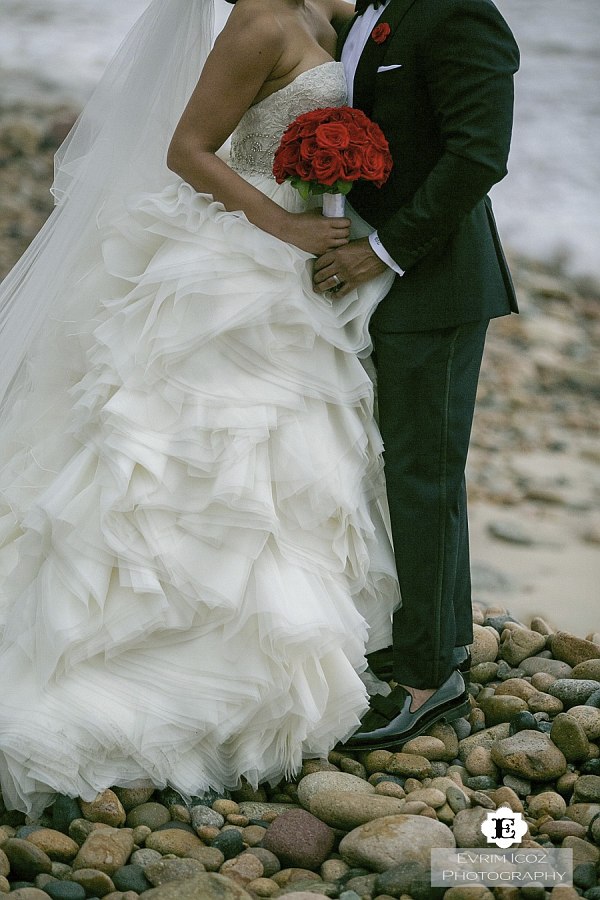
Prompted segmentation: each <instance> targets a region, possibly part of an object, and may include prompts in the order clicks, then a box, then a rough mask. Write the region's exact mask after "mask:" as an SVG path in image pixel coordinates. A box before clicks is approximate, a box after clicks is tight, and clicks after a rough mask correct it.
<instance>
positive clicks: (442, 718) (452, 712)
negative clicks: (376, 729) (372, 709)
mask: <svg viewBox="0 0 600 900" xmlns="http://www.w3.org/2000/svg"><path fill="white" fill-rule="evenodd" d="M470 711H471V705H470V703H469V701H468V700H465V701H464V702H463V703H461V704H460V705H459V706H454V707H452V708H451V709H447V710H440V711H439V713H437V714H436V713H435V712H432V714H431V715H430V716H427V717H426V720H424V721H423V723H422V725H420V726H419V727H418V728H415V730H414V731H411V733H410V734H409V735H407V736H406V737H403V738H398V737H397V738H390V739H389V740H388V741H377V742H374V743H373V744H362V745H361V746H360V747H346V749H347V750H350V751H352V752H353V753H358V752H361V753H362V752H363V751H366V752H367V753H370V752H371V751H372V750H389V749H390V748H391V747H403V746H404V744H407V743H408V742H409V741H412V739H413V738H415V737H419V736H420V735H422V734H423V732H425V731H427V730H428V729H429V728H431V726H432V725H435V724H437V723H438V722H439V723H440V724H442V725H448V724H450V722H454V721H455V720H456V719H462V718H464V717H465V716H468V715H469V713H470ZM350 740H351V739H350Z"/></svg>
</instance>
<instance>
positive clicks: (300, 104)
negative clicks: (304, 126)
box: [0, 62, 398, 815]
mask: <svg viewBox="0 0 600 900" xmlns="http://www.w3.org/2000/svg"><path fill="white" fill-rule="evenodd" d="M345 100H346V87H345V81H344V75H343V68H342V66H341V64H340V63H337V62H330V63H325V64H323V65H321V66H318V67H316V68H314V69H311V70H309V71H307V72H305V73H303V74H301V75H300V76H298V77H297V78H296V79H295V81H293V82H292V83H291V84H289V85H288V86H287V87H284V88H283V89H281V90H279V91H277V92H276V93H274V94H272V95H271V96H269V97H267V98H266V99H265V100H263V101H262V102H260V103H258V104H257V105H256V106H254V107H252V108H251V109H250V110H249V111H248V112H247V113H246V114H245V116H244V117H243V119H242V121H241V122H240V124H239V126H238V128H237V130H236V132H235V133H234V135H233V139H232V153H231V165H232V166H233V167H234V168H235V169H236V170H237V171H238V172H240V174H242V175H243V176H244V177H245V178H247V179H248V180H249V181H250V182H251V183H252V184H254V185H256V186H257V187H258V188H259V189H260V190H261V191H263V192H265V193H266V194H268V195H269V196H270V197H272V198H273V199H274V200H275V201H276V202H277V203H279V204H281V205H283V206H285V207H286V208H288V209H290V210H301V209H302V208H303V204H302V201H301V200H300V198H299V196H298V195H297V193H296V192H295V191H294V190H293V189H292V188H291V187H290V186H289V185H287V184H284V185H277V184H276V183H275V181H274V179H273V177H272V175H271V166H272V159H273V153H274V150H275V148H276V147H277V145H278V142H279V139H280V137H281V134H282V132H283V130H284V128H285V127H286V125H287V124H288V123H289V122H290V121H291V120H292V119H293V118H294V117H295V116H296V115H298V114H299V113H302V112H306V111H308V110H311V109H314V108H316V107H319V106H331V105H340V104H342V103H344V102H345ZM106 220H107V221H108V220H110V221H111V222H113V224H111V225H110V226H107V225H105V222H104V219H103V218H102V217H101V218H100V220H99V223H98V224H99V227H100V229H101V230H103V234H102V238H103V253H104V263H105V264H104V266H103V267H100V269H98V268H95V269H93V270H92V271H90V272H89V273H88V275H87V276H86V278H85V279H84V280H83V281H82V283H81V285H79V289H80V290H81V291H82V292H83V293H85V295H86V296H87V297H88V298H89V297H90V296H95V297H97V298H98V299H97V309H96V313H95V315H94V317H93V320H92V321H91V322H90V324H89V328H88V329H87V330H85V332H84V333H82V334H80V335H79V336H77V335H76V339H77V340H78V341H79V344H80V346H81V352H82V358H83V359H84V360H85V370H84V372H83V374H82V377H81V378H80V379H78V381H77V383H73V384H72V386H71V388H70V390H69V391H60V392H58V391H54V392H53V389H52V387H53V379H54V375H55V372H58V369H59V368H60V366H61V358H62V349H61V346H60V345H59V346H56V345H53V346H51V347H48V346H46V343H44V340H43V339H41V340H38V341H37V343H36V345H35V348H34V352H32V354H31V356H30V361H29V365H30V368H31V370H32V371H35V370H36V367H37V371H38V374H39V373H40V372H41V373H43V377H41V378H40V377H38V379H37V382H38V384H39V385H40V388H39V391H38V392H33V393H32V392H29V393H26V392H24V393H23V396H21V397H19V399H18V402H17V403H16V404H15V405H14V406H13V408H12V411H11V413H10V415H9V417H8V419H7V420H5V421H4V422H3V423H2V428H1V430H0V453H1V459H2V469H1V471H0V501H1V502H0V547H1V549H0V601H1V604H0V605H1V622H2V624H3V626H4V636H3V640H2V644H1V647H0V686H1V687H0V779H1V784H2V791H3V795H4V800H5V803H6V804H7V805H8V806H16V807H17V808H21V809H23V810H27V811H28V812H31V813H33V814H34V815H37V814H39V813H40V812H41V810H42V809H43V808H44V806H45V805H46V804H47V803H49V802H50V801H51V799H52V795H53V792H56V791H59V792H62V793H67V794H70V795H73V796H81V797H83V798H85V799H88V800H89V799H91V798H92V797H93V796H95V794H96V793H97V792H98V791H100V790H103V789H105V788H106V787H109V786H111V785H115V784H118V785H131V784H136V783H138V782H140V781H144V782H147V781H151V782H153V783H154V784H156V785H157V786H164V785H167V784H170V785H172V786H173V787H175V788H177V789H178V790H179V791H181V792H182V793H183V794H185V795H193V794H200V793H201V792H202V791H204V790H206V789H209V788H215V789H217V790H219V789H222V788H231V787H234V786H235V785H236V784H238V783H239V779H240V777H241V776H245V777H246V778H247V779H249V780H250V781H251V782H252V783H254V784H256V783H257V782H259V781H262V780H276V779H279V778H280V777H282V776H283V775H284V774H286V773H287V774H289V773H291V772H294V771H295V770H297V769H298V767H299V765H300V764H301V760H302V756H303V755H304V756H320V755H324V754H326V753H327V752H328V751H329V750H330V749H331V747H332V746H334V745H335V743H336V742H337V741H338V740H341V739H343V738H344V737H346V736H347V735H349V734H350V733H351V732H352V731H353V730H354V728H355V727H356V726H357V725H358V723H359V718H360V716H361V714H362V713H363V712H364V711H365V709H366V707H367V702H368V697H367V693H366V690H365V687H364V684H363V680H362V679H361V677H360V676H359V674H358V673H360V672H361V671H363V670H364V668H365V659H364V655H365V650H366V648H368V649H369V651H370V650H375V649H378V648H381V647H384V646H387V645H388V644H389V643H390V642H391V616H392V612H393V609H394V607H395V606H396V605H397V603H398V589H397V583H396V579H395V570H394V562H393V556H392V552H391V548H390V540H389V536H388V530H387V527H386V515H387V513H386V500H385V491H384V481H383V471H382V459H381V451H382V447H381V442H380V437H379V433H378V430H377V427H376V425H375V424H374V421H373V387H372V383H371V381H370V378H369V376H368V374H367V371H366V369H365V367H364V365H363V364H362V363H361V361H360V359H359V354H362V355H363V356H366V355H367V353H368V331H367V324H368V319H369V316H370V314H371V313H372V311H373V309H374V307H375V306H376V304H377V302H378V301H379V300H380V299H381V298H382V296H384V295H385V293H386V290H387V289H388V287H389V283H390V280H391V277H392V276H391V275H390V276H389V277H388V276H387V275H386V276H383V277H382V278H380V279H378V280H377V281H375V282H372V283H371V284H369V285H367V286H366V287H365V288H364V289H363V290H361V291H359V292H358V293H356V292H355V293H354V294H351V295H350V296H349V297H348V298H346V299H345V300H342V301H337V302H336V301H335V300H333V301H332V300H331V299H330V298H328V297H324V296H320V295H318V294H316V293H315V292H313V290H312V288H311V269H312V257H311V256H310V255H309V254H307V253H304V252H302V251H300V250H298V249H297V248H295V247H293V246H290V245H288V244H285V243H284V242H282V241H280V240H278V239H276V238H274V237H271V236H270V235H268V234H266V233H264V232H263V231H261V230H259V229H258V228H256V227H255V226H253V225H252V224H250V223H249V222H248V221H247V219H246V218H245V217H244V215H243V214H241V213H229V212H226V211H225V210H224V208H223V206H222V205H221V204H219V203H216V202H213V201H212V200H211V198H210V197H208V196H207V195H202V194H197V193H195V192H194V191H193V190H192V188H191V187H190V186H189V185H187V184H185V183H183V182H182V181H181V180H179V179H177V178H176V177H173V180H172V184H171V185H170V186H168V187H167V188H165V189H164V190H162V191H161V192H160V193H154V194H153V193H147V194H144V195H142V196H136V197H134V198H131V200H130V202H129V213H128V215H127V216H125V217H124V218H122V219H121V221H120V222H119V223H118V225H116V226H115V225H114V217H113V218H111V217H110V216H106ZM363 224H364V223H363ZM356 227H357V228H358V229H360V228H361V227H362V226H361V224H360V223H357V226H356ZM355 233H362V232H360V231H359V232H355ZM69 340H71V341H72V340H73V336H70V338H69ZM57 382H60V379H58V378H57Z"/></svg>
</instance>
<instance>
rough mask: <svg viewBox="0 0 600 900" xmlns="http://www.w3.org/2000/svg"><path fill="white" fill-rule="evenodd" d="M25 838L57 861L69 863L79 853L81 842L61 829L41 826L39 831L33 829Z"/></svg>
mask: <svg viewBox="0 0 600 900" xmlns="http://www.w3.org/2000/svg"><path fill="white" fill-rule="evenodd" d="M25 840H27V841H29V842H30V843H31V844H35V846H36V847H39V849H40V850H43V851H44V853H46V854H47V855H48V856H49V857H50V859H51V860H56V862H64V863H69V862H71V860H72V859H75V857H76V856H77V854H78V853H79V844H77V843H76V842H75V841H74V840H73V839H72V838H70V837H67V835H66V834H63V833H62V832H61V831H54V829H53V828H40V829H39V831H32V832H31V834H28V835H27V837H26V839H25Z"/></svg>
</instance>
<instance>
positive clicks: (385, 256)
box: [369, 231, 404, 275]
mask: <svg viewBox="0 0 600 900" xmlns="http://www.w3.org/2000/svg"><path fill="white" fill-rule="evenodd" d="M369 243H370V245H371V249H372V250H373V253H376V254H377V256H378V257H379V259H380V260H381V261H382V262H384V263H385V264H386V266H389V267H390V269H392V270H393V271H394V272H395V273H396V274H397V275H404V269H401V268H400V266H399V265H398V263H397V262H396V261H395V260H394V259H392V257H391V256H390V254H389V253H388V252H387V250H386V249H385V247H384V246H383V244H382V243H381V241H380V240H379V235H378V234H377V232H376V231H374V232H373V233H372V234H370V235H369Z"/></svg>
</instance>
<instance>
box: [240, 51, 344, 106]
mask: <svg viewBox="0 0 600 900" xmlns="http://www.w3.org/2000/svg"><path fill="white" fill-rule="evenodd" d="M343 65H344V64H343V63H342V62H340V61H338V60H335V59H330V60H328V61H327V62H323V63H319V64H318V65H316V66H311V67H310V69H305V70H304V72H300V73H299V74H298V75H296V77H295V78H293V79H292V80H291V81H289V82H288V83H287V84H284V85H283V87H280V88H277V90H276V91H273V92H272V93H271V94H267V96H266V97H263V98H262V100H259V101H258V103H253V104H252V106H251V107H250V109H258V108H259V106H261V104H262V103H266V101H267V100H270V99H271V97H276V96H281V94H283V93H284V92H285V91H287V90H289V89H290V88H291V87H296V86H297V84H298V82H299V81H300V79H302V78H304V77H305V76H306V75H311V74H312V73H313V72H316V71H318V69H323V68H324V67H325V66H343Z"/></svg>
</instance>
